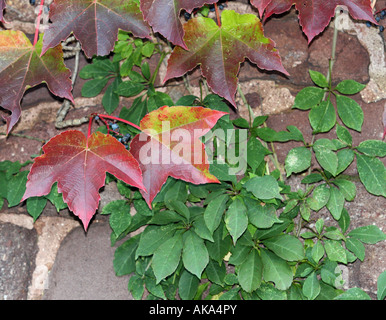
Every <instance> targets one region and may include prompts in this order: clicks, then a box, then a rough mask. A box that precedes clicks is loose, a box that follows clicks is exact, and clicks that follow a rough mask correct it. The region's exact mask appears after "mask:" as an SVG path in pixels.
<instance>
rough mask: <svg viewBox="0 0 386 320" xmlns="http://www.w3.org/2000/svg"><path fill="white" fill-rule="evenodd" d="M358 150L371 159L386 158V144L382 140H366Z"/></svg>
mask: <svg viewBox="0 0 386 320" xmlns="http://www.w3.org/2000/svg"><path fill="white" fill-rule="evenodd" d="M357 150H358V151H360V152H362V153H364V154H366V155H368V156H370V157H381V158H383V157H385V156H386V142H384V141H381V140H366V141H362V142H361V143H360V144H359V146H358V147H357Z"/></svg>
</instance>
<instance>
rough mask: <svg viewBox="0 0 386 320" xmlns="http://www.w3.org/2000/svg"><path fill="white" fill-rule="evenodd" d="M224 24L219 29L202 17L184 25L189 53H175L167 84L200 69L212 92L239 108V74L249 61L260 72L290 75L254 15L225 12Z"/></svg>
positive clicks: (168, 72) (222, 15)
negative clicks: (245, 62)
mask: <svg viewBox="0 0 386 320" xmlns="http://www.w3.org/2000/svg"><path fill="white" fill-rule="evenodd" d="M221 21H222V25H221V27H219V26H217V25H216V23H215V22H214V21H213V20H212V19H209V18H204V17H199V18H195V19H191V20H189V22H188V23H186V24H185V25H184V30H185V37H184V40H185V42H186V44H187V46H188V48H189V51H186V50H184V49H182V48H180V47H175V48H174V49H173V52H172V54H171V55H170V58H169V61H168V67H167V73H166V76H165V79H164V81H166V80H168V79H171V78H175V77H180V76H182V75H184V74H185V73H186V72H188V71H190V70H192V69H193V68H195V67H196V66H197V65H201V71H202V74H203V76H204V77H205V78H206V79H207V81H208V85H209V86H210V87H211V88H212V90H213V92H215V93H217V94H218V95H220V96H222V97H224V98H225V99H227V100H228V101H229V102H231V103H232V104H233V105H234V106H236V102H235V99H234V96H235V93H236V89H237V74H238V72H239V68H240V64H241V63H242V62H243V61H244V60H245V58H246V57H247V58H248V59H249V60H250V61H251V62H253V63H255V64H257V66H258V67H259V68H262V69H266V70H277V71H280V72H282V73H284V74H288V73H287V71H286V70H285V69H284V67H283V66H282V64H281V59H280V56H279V53H278V52H277V50H276V49H275V43H274V42H273V41H272V40H270V39H268V38H265V37H264V34H263V28H262V26H261V23H260V21H259V19H258V18H257V17H256V16H255V15H252V14H243V15H240V14H238V13H236V12H234V11H231V10H224V11H223V12H222V14H221Z"/></svg>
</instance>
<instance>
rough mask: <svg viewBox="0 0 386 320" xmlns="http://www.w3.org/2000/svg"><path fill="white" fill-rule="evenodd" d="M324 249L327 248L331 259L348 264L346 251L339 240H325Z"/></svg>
mask: <svg viewBox="0 0 386 320" xmlns="http://www.w3.org/2000/svg"><path fill="white" fill-rule="evenodd" d="M324 249H325V250H326V253H327V257H328V258H329V259H330V260H331V261H337V262H342V263H344V264H347V256H346V251H345V249H344V248H343V247H342V245H341V244H340V242H339V241H335V240H324Z"/></svg>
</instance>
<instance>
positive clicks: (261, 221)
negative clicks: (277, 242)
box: [244, 197, 282, 228]
mask: <svg viewBox="0 0 386 320" xmlns="http://www.w3.org/2000/svg"><path fill="white" fill-rule="evenodd" d="M244 203H245V205H246V206H247V215H248V219H249V222H250V223H252V224H253V225H254V226H255V227H256V228H270V227H272V225H273V224H274V223H277V222H278V223H281V222H282V221H281V220H280V219H279V218H278V217H277V216H276V210H275V207H274V206H273V205H270V204H266V205H265V206H262V205H260V203H259V202H258V201H256V200H253V199H251V198H248V197H245V198H244Z"/></svg>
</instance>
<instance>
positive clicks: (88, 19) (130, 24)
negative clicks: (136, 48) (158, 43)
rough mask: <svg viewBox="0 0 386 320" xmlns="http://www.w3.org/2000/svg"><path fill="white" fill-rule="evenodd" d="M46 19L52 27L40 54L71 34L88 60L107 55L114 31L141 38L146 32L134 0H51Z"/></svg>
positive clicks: (113, 41) (116, 33) (115, 34)
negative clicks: (95, 56)
mask: <svg viewBox="0 0 386 320" xmlns="http://www.w3.org/2000/svg"><path fill="white" fill-rule="evenodd" d="M50 19H51V21H52V24H50V25H49V27H48V29H47V30H46V32H45V35H44V41H43V53H44V52H45V51H46V50H47V49H48V48H52V47H53V46H56V45H58V44H59V43H60V42H61V41H63V40H65V39H66V38H67V37H68V36H69V35H70V34H71V32H73V34H74V36H75V37H76V38H77V39H78V40H79V41H80V43H81V44H82V49H83V51H84V52H85V54H86V56H87V57H89V58H91V57H92V56H93V55H94V54H95V55H98V56H105V55H107V54H109V53H110V51H111V50H112V49H113V47H114V44H115V41H116V40H117V36H118V28H119V29H122V30H125V31H130V32H132V33H133V35H134V36H136V37H141V38H145V37H147V36H148V35H149V32H150V30H149V27H148V25H147V23H146V22H145V21H144V20H143V16H142V13H141V11H140V10H139V4H138V3H137V2H136V1H135V0H126V1H123V0H55V1H54V2H53V3H52V4H51V6H50Z"/></svg>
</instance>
